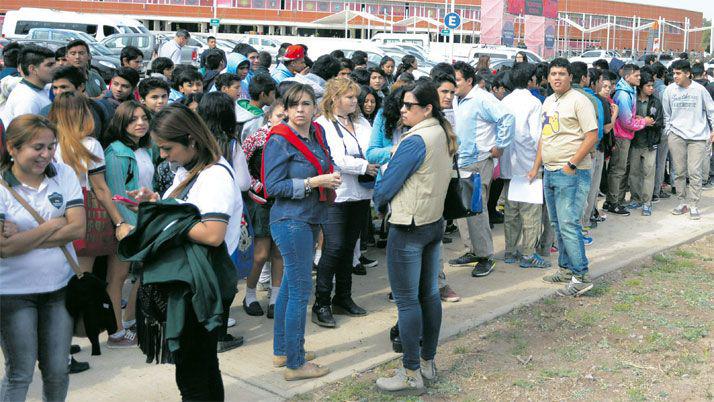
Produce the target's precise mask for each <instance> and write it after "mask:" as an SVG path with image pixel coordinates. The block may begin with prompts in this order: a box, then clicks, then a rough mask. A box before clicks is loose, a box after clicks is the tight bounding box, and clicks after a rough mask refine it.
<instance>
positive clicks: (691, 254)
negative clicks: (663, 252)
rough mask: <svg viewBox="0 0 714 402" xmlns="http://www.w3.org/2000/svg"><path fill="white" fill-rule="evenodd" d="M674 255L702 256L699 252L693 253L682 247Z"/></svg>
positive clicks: (686, 256)
mask: <svg viewBox="0 0 714 402" xmlns="http://www.w3.org/2000/svg"><path fill="white" fill-rule="evenodd" d="M674 255H676V256H677V257H681V258H700V255H699V254H697V253H693V252H691V251H689V250H685V249H682V248H680V249H677V250H675V251H674Z"/></svg>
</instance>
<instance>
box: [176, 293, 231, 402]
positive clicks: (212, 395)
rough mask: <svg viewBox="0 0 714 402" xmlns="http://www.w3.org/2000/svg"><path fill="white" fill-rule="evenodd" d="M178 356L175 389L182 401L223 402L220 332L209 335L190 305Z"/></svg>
mask: <svg viewBox="0 0 714 402" xmlns="http://www.w3.org/2000/svg"><path fill="white" fill-rule="evenodd" d="M187 310H188V311H187V312H186V322H185V323H184V328H183V332H182V333H181V338H180V340H179V342H180V349H179V350H178V352H177V353H176V354H175V362H176V385H178V388H179V391H180V392H181V400H183V401H223V400H224V395H223V380H222V379H221V371H220V370H219V368H218V353H217V352H216V347H217V344H218V332H219V331H220V329H216V330H213V331H211V332H208V331H206V328H204V327H203V326H202V325H201V324H200V323H199V322H198V319H197V318H196V313H194V311H193V306H192V305H191V304H190V303H189V304H188V308H187Z"/></svg>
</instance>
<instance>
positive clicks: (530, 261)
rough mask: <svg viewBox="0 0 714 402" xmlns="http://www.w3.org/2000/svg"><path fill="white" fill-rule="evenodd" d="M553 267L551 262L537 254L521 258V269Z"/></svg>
mask: <svg viewBox="0 0 714 402" xmlns="http://www.w3.org/2000/svg"><path fill="white" fill-rule="evenodd" d="M551 265H552V264H551V263H550V261H546V260H544V259H543V257H541V256H539V255H538V254H536V253H533V254H532V255H530V256H528V257H526V256H523V257H521V261H520V262H519V264H518V266H519V267H521V268H550V266H551Z"/></svg>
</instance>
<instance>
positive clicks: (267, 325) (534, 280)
mask: <svg viewBox="0 0 714 402" xmlns="http://www.w3.org/2000/svg"><path fill="white" fill-rule="evenodd" d="M712 196H714V192H710V193H708V194H707V193H705V197H704V198H703V199H702V202H701V204H700V205H701V206H702V208H701V210H702V219H701V220H700V221H691V220H689V216H688V215H684V216H673V215H671V214H670V210H671V209H672V208H673V207H674V206H675V205H676V200H675V199H674V197H672V198H670V199H669V200H663V201H662V202H660V203H658V204H655V206H654V213H653V216H651V217H642V216H640V214H639V211H633V214H632V215H631V216H629V217H620V216H616V215H613V214H609V215H608V219H607V221H606V222H604V223H602V224H601V225H600V227H599V228H598V229H595V230H594V231H593V237H594V239H595V242H594V244H593V245H592V246H590V247H588V248H587V254H588V258H589V259H590V262H591V272H592V274H593V276H595V277H596V276H599V275H602V274H604V273H607V272H610V271H612V270H615V269H618V268H620V267H622V266H625V265H627V264H629V263H631V262H633V261H635V260H638V259H640V258H642V257H645V256H648V255H651V254H653V253H656V252H659V251H661V250H664V249H667V248H670V247H673V246H676V245H678V244H682V243H687V242H690V241H692V240H693V239H695V238H698V237H700V236H702V235H704V234H707V233H709V232H712V231H714V207H712V201H713V198H712ZM494 245H495V247H496V250H497V257H502V255H503V247H504V240H503V225H497V226H496V229H495V230H494ZM462 252H463V250H462V248H461V242H460V240H459V239H458V236H457V237H455V238H454V242H453V243H452V244H449V245H446V254H447V255H446V256H445V258H444V261H446V260H448V259H449V258H453V257H454V256H457V255H460V254H461V253H462ZM367 255H368V256H370V257H372V258H377V259H378V260H379V266H378V267H376V268H371V269H368V275H367V276H354V277H353V278H354V284H353V289H354V296H355V301H356V302H357V304H359V305H360V306H362V307H364V308H365V309H367V310H368V312H369V315H368V316H366V317H346V316H336V319H337V324H338V327H337V328H334V329H326V328H321V327H318V326H316V325H314V324H312V323H311V322H310V317H309V315H308V318H307V331H306V332H307V333H306V349H308V350H313V351H315V352H317V355H318V359H317V360H316V362H317V363H318V364H320V365H325V366H328V367H330V368H331V369H332V372H331V373H330V374H329V375H328V376H326V377H323V378H320V379H316V380H310V381H298V382H286V381H284V380H283V379H282V370H280V369H274V368H273V367H272V364H271V363H272V360H271V356H272V329H273V322H272V320H268V319H267V318H265V317H250V316H248V315H246V314H245V313H244V312H243V309H242V307H241V302H242V300H243V289H244V285H243V282H241V283H240V284H239V288H240V293H239V294H238V296H236V300H235V302H234V306H233V309H232V313H231V316H232V317H234V318H236V319H237V321H238V325H237V326H236V327H234V328H231V330H230V332H231V333H233V334H239V335H242V336H244V337H245V341H246V343H245V345H244V346H243V347H241V348H238V349H235V350H233V351H230V352H227V353H223V354H221V355H219V356H220V364H221V371H222V373H223V379H224V384H225V390H226V400H230V401H244V400H245V401H247V400H250V401H258V400H281V399H284V398H289V397H291V396H294V395H297V394H300V393H303V392H307V391H310V390H312V389H315V388H317V387H320V386H322V385H324V384H326V383H329V382H332V381H335V380H337V379H340V378H343V377H346V376H349V375H350V374H352V373H354V372H359V371H362V370H365V369H368V368H370V367H372V366H374V365H377V364H380V363H383V362H386V361H388V360H390V359H393V358H395V357H397V355H396V354H394V353H393V352H392V351H391V344H390V342H389V339H388V329H389V328H390V327H391V326H392V325H393V324H394V323H395V322H396V317H397V312H396V306H395V305H394V304H392V303H389V302H387V293H388V292H389V287H388V280H387V272H386V268H385V255H384V250H379V249H370V251H369V252H368V254H367ZM551 261H552V262H553V265H554V266H557V255H553V256H551ZM445 269H446V273H447V276H448V282H449V284H450V285H451V286H452V287H453V288H454V289H455V290H456V291H457V292H458V293H459V294H460V295H461V296H462V300H461V302H459V303H445V304H444V305H443V307H444V318H443V324H442V330H441V337H442V338H447V337H450V336H453V335H455V334H458V333H459V332H462V331H465V330H468V329H471V328H474V327H476V326H478V325H479V324H480V323H482V322H484V321H487V320H490V319H492V318H494V317H496V316H499V315H501V314H504V313H506V312H508V311H510V310H512V309H514V308H516V307H519V306H522V305H525V304H528V303H531V302H533V301H535V300H537V299H539V298H542V297H544V296H547V295H550V294H552V293H553V292H555V290H556V289H557V288H558V287H557V286H552V285H548V284H546V283H544V282H543V281H542V280H541V277H542V276H543V275H544V273H545V272H548V271H542V270H535V269H532V270H524V269H520V268H518V266H517V265H506V264H504V263H503V261H499V262H498V263H497V265H496V269H495V270H494V272H493V273H492V274H491V275H489V276H487V277H484V278H472V277H471V275H470V268H453V267H448V266H447V267H445ZM259 297H260V298H261V303H263V307H264V308H266V307H267V306H266V304H267V294H266V293H260V294H259ZM310 306H311V304H310ZM310 306H309V307H310ZM309 307H308V309H309ZM307 313H308V314H309V311H308V312H307ZM102 339H106V335H104V336H102ZM76 341H77V340H76ZM78 341H79V343H80V344H81V345H82V347H83V350H82V352H81V353H80V354H79V355H78V356H77V358H78V360H81V361H89V362H90V364H91V365H92V369H91V370H89V371H87V372H85V373H81V374H77V375H73V376H71V377H70V391H69V397H68V400H71V401H92V402H100V401H124V400H136V401H158V400H178V399H180V397H179V393H178V391H177V389H176V385H175V382H174V368H173V366H169V365H155V364H146V363H144V356H143V355H142V354H141V353H140V352H139V350H138V349H130V350H111V349H108V348H106V347H103V348H102V355H101V356H89V350H90V348H89V343H88V342H87V341H86V340H85V339H79V340H78ZM437 356H438V354H437ZM437 359H438V357H437ZM437 364H438V362H437ZM0 371H4V367H3V368H0ZM3 375H4V374H3ZM29 399H31V400H40V399H41V379H40V375H39V372H38V371H37V370H36V372H35V378H34V380H33V383H32V385H31V389H30V393H29Z"/></svg>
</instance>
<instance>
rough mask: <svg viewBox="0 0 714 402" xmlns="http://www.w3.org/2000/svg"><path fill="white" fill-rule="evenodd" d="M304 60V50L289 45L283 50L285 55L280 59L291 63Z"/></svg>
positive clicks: (297, 46) (300, 47)
mask: <svg viewBox="0 0 714 402" xmlns="http://www.w3.org/2000/svg"><path fill="white" fill-rule="evenodd" d="M303 58H305V48H304V47H302V46H300V45H290V46H288V48H287V49H285V54H284V55H283V57H281V59H282V60H284V61H292V60H297V59H303Z"/></svg>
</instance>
